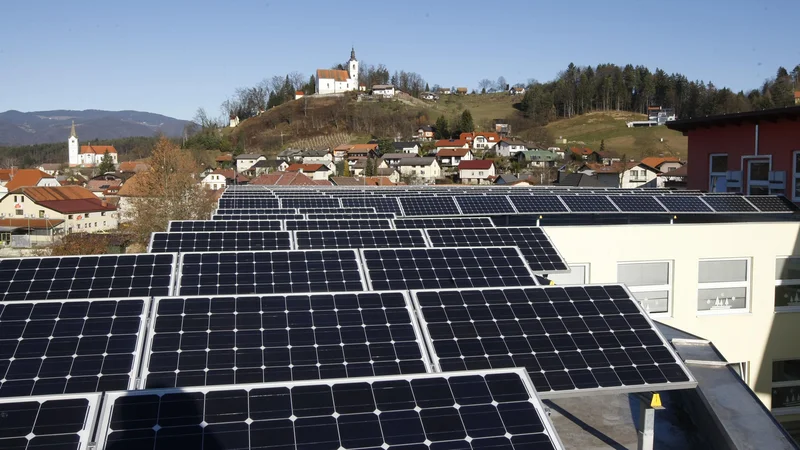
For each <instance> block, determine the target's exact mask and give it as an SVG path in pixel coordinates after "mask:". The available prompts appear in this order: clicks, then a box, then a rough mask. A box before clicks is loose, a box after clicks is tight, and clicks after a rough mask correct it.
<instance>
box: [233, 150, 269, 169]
mask: <svg viewBox="0 0 800 450" xmlns="http://www.w3.org/2000/svg"><path fill="white" fill-rule="evenodd" d="M266 159H267V157H266V156H264V155H257V154H254V153H242V154H241V155H239V156H237V157H236V171H237V172H239V173H242V172H244V171H245V170H247V169H249V168H250V167H252V166H253V164H255V163H256V162H258V161H266Z"/></svg>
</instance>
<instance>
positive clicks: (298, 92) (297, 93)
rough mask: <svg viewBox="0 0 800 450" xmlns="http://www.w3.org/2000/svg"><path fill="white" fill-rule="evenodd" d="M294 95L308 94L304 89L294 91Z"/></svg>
mask: <svg viewBox="0 0 800 450" xmlns="http://www.w3.org/2000/svg"><path fill="white" fill-rule="evenodd" d="M294 95H306V93H305V92H303V91H294Z"/></svg>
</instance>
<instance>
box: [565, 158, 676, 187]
mask: <svg viewBox="0 0 800 450" xmlns="http://www.w3.org/2000/svg"><path fill="white" fill-rule="evenodd" d="M578 172H582V173H585V174H588V175H592V176H595V177H596V178H597V179H598V180H599V181H600V182H601V183H602V185H603V186H606V187H613V188H624V189H635V188H659V187H664V181H665V180H664V179H663V178H659V177H658V175H659V173H660V172H659V171H658V170H656V169H653V168H652V167H650V166H648V165H645V164H642V163H639V162H627V163H625V162H620V163H614V164H611V165H609V166H606V165H604V164H601V163H588V164H584V165H583V166H582V167H581V168H580V169H578Z"/></svg>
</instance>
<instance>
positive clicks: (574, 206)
mask: <svg viewBox="0 0 800 450" xmlns="http://www.w3.org/2000/svg"><path fill="white" fill-rule="evenodd" d="M559 197H560V198H561V200H562V201H563V202H564V203H566V204H567V206H568V207H569V209H570V211H572V212H576V213H582V212H584V213H589V212H618V210H617V208H616V207H615V206H614V204H612V203H611V201H609V200H608V197H606V196H601V195H560V196H559Z"/></svg>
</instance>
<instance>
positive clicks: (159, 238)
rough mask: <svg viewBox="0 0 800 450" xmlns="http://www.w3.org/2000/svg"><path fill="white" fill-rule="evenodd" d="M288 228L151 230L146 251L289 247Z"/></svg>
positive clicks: (273, 248)
mask: <svg viewBox="0 0 800 450" xmlns="http://www.w3.org/2000/svg"><path fill="white" fill-rule="evenodd" d="M291 248H292V239H291V233H290V232H288V231H184V232H170V233H153V234H152V238H151V241H150V249H149V250H150V252H152V253H163V252H181V253H182V252H214V251H234V250H290V249H291Z"/></svg>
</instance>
